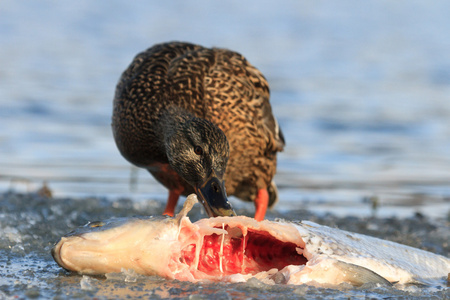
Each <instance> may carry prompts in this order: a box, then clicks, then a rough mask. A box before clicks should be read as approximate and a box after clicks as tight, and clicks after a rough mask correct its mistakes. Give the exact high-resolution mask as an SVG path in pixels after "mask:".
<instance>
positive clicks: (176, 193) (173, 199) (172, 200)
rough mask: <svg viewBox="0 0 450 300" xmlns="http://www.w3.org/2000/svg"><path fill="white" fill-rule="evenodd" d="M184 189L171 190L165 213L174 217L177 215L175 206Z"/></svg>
mask: <svg viewBox="0 0 450 300" xmlns="http://www.w3.org/2000/svg"><path fill="white" fill-rule="evenodd" d="M181 192H182V190H169V199H167V204H166V209H164V212H163V215H167V216H170V217H173V216H174V215H175V207H176V206H177V203H178V198H180V195H181Z"/></svg>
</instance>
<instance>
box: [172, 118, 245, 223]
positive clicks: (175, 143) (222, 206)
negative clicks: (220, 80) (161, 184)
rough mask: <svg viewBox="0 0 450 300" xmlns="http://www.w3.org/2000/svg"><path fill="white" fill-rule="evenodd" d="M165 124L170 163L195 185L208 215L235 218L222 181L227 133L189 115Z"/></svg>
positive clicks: (225, 162) (227, 150)
mask: <svg viewBox="0 0 450 300" xmlns="http://www.w3.org/2000/svg"><path fill="white" fill-rule="evenodd" d="M172 117H173V115H172ZM174 120H175V122H174ZM163 123H165V124H166V128H165V129H164V130H163V131H164V145H165V152H166V154H167V158H168V160H169V164H170V166H171V167H172V169H173V170H175V171H176V172H177V173H178V174H179V175H180V176H181V177H182V178H183V179H184V180H186V182H188V183H189V184H190V185H192V187H193V188H194V190H195V192H196V194H197V196H198V198H199V200H200V202H201V203H202V204H203V206H204V207H205V210H206V213H207V214H208V216H210V217H216V216H234V215H236V213H235V212H234V210H233V208H232V207H231V204H230V202H229V201H228V199H227V195H226V191H225V184H224V180H223V176H224V174H225V170H226V166H227V162H228V157H229V144H228V140H227V138H226V136H225V134H224V132H223V131H222V130H220V128H219V127H217V126H216V125H215V124H213V123H212V122H210V121H207V120H205V119H201V118H197V117H194V116H192V115H190V114H189V113H186V112H184V114H182V115H180V114H177V116H176V117H175V118H172V120H171V121H166V122H163ZM167 125H168V126H167Z"/></svg>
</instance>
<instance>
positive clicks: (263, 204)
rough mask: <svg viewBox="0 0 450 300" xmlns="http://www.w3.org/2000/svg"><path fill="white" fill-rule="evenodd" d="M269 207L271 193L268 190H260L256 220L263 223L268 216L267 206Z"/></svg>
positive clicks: (256, 202) (257, 199) (256, 205)
mask: <svg viewBox="0 0 450 300" xmlns="http://www.w3.org/2000/svg"><path fill="white" fill-rule="evenodd" d="M268 205H269V193H268V192H267V189H260V190H259V191H258V195H256V199H255V208H256V210H255V220H256V221H262V220H264V216H265V215H266V211H267V206H268Z"/></svg>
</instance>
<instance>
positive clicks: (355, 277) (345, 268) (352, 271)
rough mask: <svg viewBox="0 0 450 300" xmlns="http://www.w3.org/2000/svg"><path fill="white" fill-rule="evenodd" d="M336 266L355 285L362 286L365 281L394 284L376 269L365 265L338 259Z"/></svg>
mask: <svg viewBox="0 0 450 300" xmlns="http://www.w3.org/2000/svg"><path fill="white" fill-rule="evenodd" d="M334 266H335V267H336V268H338V269H339V270H340V271H341V272H342V273H341V274H342V275H343V276H344V277H345V281H346V282H348V283H350V284H352V285H354V286H361V285H363V284H365V283H378V284H382V285H388V286H392V283H391V282H389V281H388V280H387V279H385V278H384V277H383V276H381V275H378V274H377V273H375V272H374V271H372V270H369V269H367V268H365V267H362V266H358V265H355V264H351V263H346V262H343V261H340V260H337V261H336V263H335V264H334Z"/></svg>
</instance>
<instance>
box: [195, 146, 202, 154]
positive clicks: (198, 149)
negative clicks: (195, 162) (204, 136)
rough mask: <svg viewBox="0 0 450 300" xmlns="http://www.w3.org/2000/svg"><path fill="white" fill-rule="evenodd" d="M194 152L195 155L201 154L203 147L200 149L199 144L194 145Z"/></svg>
mask: <svg viewBox="0 0 450 300" xmlns="http://www.w3.org/2000/svg"><path fill="white" fill-rule="evenodd" d="M194 152H195V154H197V155H202V154H203V149H202V147H200V146H195V147H194Z"/></svg>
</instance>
